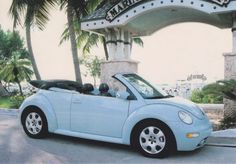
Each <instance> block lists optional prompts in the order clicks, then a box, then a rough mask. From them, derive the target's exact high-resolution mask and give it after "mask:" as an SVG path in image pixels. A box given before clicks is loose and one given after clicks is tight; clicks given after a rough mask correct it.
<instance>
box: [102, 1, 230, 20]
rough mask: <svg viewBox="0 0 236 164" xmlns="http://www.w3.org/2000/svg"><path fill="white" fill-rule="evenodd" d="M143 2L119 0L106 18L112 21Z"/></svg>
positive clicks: (224, 4)
mask: <svg viewBox="0 0 236 164" xmlns="http://www.w3.org/2000/svg"><path fill="white" fill-rule="evenodd" d="M205 1H207V2H211V3H216V4H218V5H220V6H227V5H228V4H229V2H230V0H205ZM142 2H145V0H121V1H119V2H118V3H116V4H115V5H114V6H112V7H111V8H110V9H109V10H108V11H107V13H106V20H107V21H109V22H112V21H113V20H114V19H115V18H116V17H118V16H119V15H121V14H122V13H123V12H125V11H127V10H129V9H131V8H132V7H133V6H136V5H137V4H139V3H142Z"/></svg>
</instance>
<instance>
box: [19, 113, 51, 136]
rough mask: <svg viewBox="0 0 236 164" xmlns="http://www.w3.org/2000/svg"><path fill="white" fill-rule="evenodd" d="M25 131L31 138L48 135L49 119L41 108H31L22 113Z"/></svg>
mask: <svg viewBox="0 0 236 164" xmlns="http://www.w3.org/2000/svg"><path fill="white" fill-rule="evenodd" d="M22 125H23V129H24V131H25V133H26V134H27V135H28V136H29V137H31V138H43V137H45V136H46V135H47V133H48V130H47V120H46V117H45V115H44V114H43V112H41V111H40V110H39V109H29V110H27V111H25V112H24V113H23V115H22Z"/></svg>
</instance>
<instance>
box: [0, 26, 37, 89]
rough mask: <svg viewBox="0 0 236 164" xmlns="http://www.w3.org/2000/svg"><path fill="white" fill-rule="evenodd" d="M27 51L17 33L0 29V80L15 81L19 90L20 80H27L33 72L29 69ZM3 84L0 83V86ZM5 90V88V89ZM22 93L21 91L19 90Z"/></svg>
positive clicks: (29, 63) (5, 81)
mask: <svg viewBox="0 0 236 164" xmlns="http://www.w3.org/2000/svg"><path fill="white" fill-rule="evenodd" d="M28 56H29V55H28V51H27V50H26V49H25V47H24V41H23V39H22V38H21V37H20V35H19V33H18V32H16V31H14V32H10V31H7V32H4V31H3V30H2V29H0V82H1V84H2V82H4V83H5V84H7V83H17V84H18V86H19V89H20V91H21V86H20V82H21V81H23V80H28V79H30V77H31V76H32V74H33V72H32V71H31V69H30V66H31V62H30V61H29V60H28ZM2 86H3V85H0V87H2ZM5 91H6V90H5ZM21 93H22V91H21Z"/></svg>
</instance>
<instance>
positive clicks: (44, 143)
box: [0, 110, 236, 164]
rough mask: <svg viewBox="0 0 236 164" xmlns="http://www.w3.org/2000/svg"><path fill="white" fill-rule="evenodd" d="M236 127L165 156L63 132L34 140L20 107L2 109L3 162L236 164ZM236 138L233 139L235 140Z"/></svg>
mask: <svg viewBox="0 0 236 164" xmlns="http://www.w3.org/2000/svg"><path fill="white" fill-rule="evenodd" d="M235 139H236V129H229V130H224V131H216V132H213V134H212V136H211V137H210V138H209V142H208V144H207V145H206V146H204V147H203V148H201V149H197V150H195V151H192V152H177V153H176V154H173V155H171V156H170V157H168V158H165V159H151V158H145V157H143V156H141V155H140V154H139V153H137V152H135V151H134V150H132V149H131V148H130V147H129V146H125V145H119V144H111V143H105V142H97V141H91V140H85V139H80V138H74V137H66V136H61V135H53V134H51V135H49V137H47V138H45V139H32V138H29V137H27V136H26V135H25V133H24V132H23V130H22V127H21V126H20V125H19V122H18V121H17V110H0V163H1V164H5V163H58V164H59V163H197V164H199V163H224V164H227V163H229V164H231V163H232V164H234V163H236V156H235V154H236V147H235V145H234V143H233V142H234V141H235ZM231 140H233V141H231Z"/></svg>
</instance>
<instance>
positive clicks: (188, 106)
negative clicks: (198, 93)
mask: <svg viewBox="0 0 236 164" xmlns="http://www.w3.org/2000/svg"><path fill="white" fill-rule="evenodd" d="M145 101H146V103H147V104H150V105H151V104H167V105H172V106H177V107H179V108H182V109H184V110H186V111H188V112H190V113H192V114H193V115H194V116H196V117H197V118H199V119H203V118H204V117H205V114H204V112H203V111H202V109H201V108H200V107H199V106H198V105H196V104H195V103H193V102H191V101H189V100H186V99H184V98H180V97H171V98H163V99H152V100H145Z"/></svg>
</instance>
